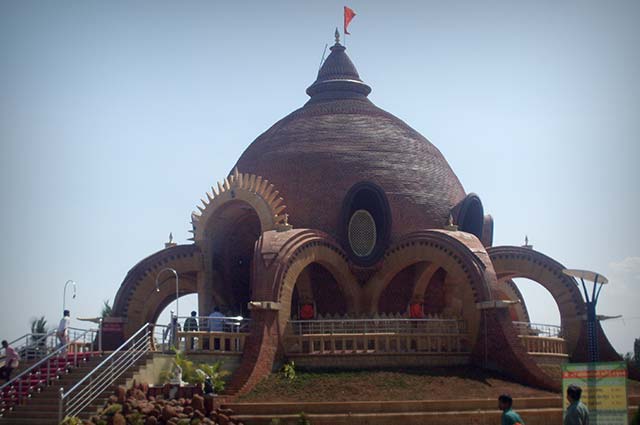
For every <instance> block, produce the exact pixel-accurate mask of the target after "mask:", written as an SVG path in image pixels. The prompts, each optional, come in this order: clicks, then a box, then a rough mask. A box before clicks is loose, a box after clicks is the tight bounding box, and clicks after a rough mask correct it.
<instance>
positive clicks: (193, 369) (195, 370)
mask: <svg viewBox="0 0 640 425" xmlns="http://www.w3.org/2000/svg"><path fill="white" fill-rule="evenodd" d="M173 361H174V363H175V364H176V365H177V366H178V367H180V369H182V380H183V381H184V382H186V383H189V384H203V383H204V381H205V379H206V378H207V377H208V378H210V379H211V383H212V385H213V390H214V392H216V393H220V392H222V390H224V384H225V382H224V379H223V378H224V377H225V376H227V375H229V372H228V371H226V370H222V362H221V361H217V362H215V363H211V364H209V363H201V364H198V365H196V364H195V363H194V362H192V361H191V360H189V359H188V358H187V357H186V356H185V355H184V353H182V352H179V351H178V352H176V355H175V359H174V360H173ZM171 369H172V367H170V369H168V370H163V371H162V372H161V373H160V381H161V382H163V383H167V382H169V381H170V380H171V379H172V378H173V377H174V376H173V373H172V371H171Z"/></svg>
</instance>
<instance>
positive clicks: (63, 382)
mask: <svg viewBox="0 0 640 425" xmlns="http://www.w3.org/2000/svg"><path fill="white" fill-rule="evenodd" d="M104 357H105V356H96V357H92V358H89V359H88V360H87V361H85V362H82V363H80V364H79V365H78V366H77V367H73V368H70V370H69V372H67V373H65V374H63V375H61V376H60V378H59V379H57V380H54V381H53V382H52V385H49V386H47V387H44V388H42V389H41V390H40V392H36V393H33V394H32V395H31V397H30V398H28V399H26V400H25V401H26V402H25V403H24V404H21V405H17V406H15V408H14V409H13V410H12V411H10V412H8V413H7V414H5V416H4V417H3V418H0V425H5V424H16V425H17V424H33V425H57V424H58V409H59V405H60V388H71V387H73V386H74V385H75V384H76V383H78V382H79V381H80V380H81V379H82V378H84V377H85V376H86V375H87V374H88V373H89V372H91V371H92V370H94V369H95V368H96V367H97V366H98V365H99V364H100V362H101V361H102V360H103V359H104ZM147 358H148V357H147V356H143V357H141V358H140V359H139V360H138V361H136V363H135V364H134V366H133V367H131V368H130V369H128V370H127V371H126V372H125V373H123V374H122V375H120V376H119V377H118V378H117V379H116V380H115V381H113V383H112V384H111V385H110V386H108V387H107V388H106V389H105V390H104V391H103V392H102V393H100V394H99V395H98V396H97V397H96V398H95V399H94V400H93V401H92V402H91V403H90V404H89V405H88V406H87V407H86V408H85V409H83V411H82V413H81V414H80V415H79V416H80V417H81V418H82V419H88V418H89V417H90V416H91V415H93V414H94V413H96V412H97V411H98V409H100V408H101V407H103V406H104V404H105V403H106V401H107V399H108V398H109V396H111V395H112V394H113V393H114V391H115V390H116V388H117V387H118V385H124V384H125V383H126V380H127V379H129V378H131V377H133V375H134V374H135V373H136V372H137V371H138V369H139V368H140V367H141V366H142V365H144V364H145V363H146V361H147ZM85 385H89V383H86V384H85ZM82 388H83V386H82V385H81V386H80V387H79V390H82Z"/></svg>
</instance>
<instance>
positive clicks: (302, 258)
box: [275, 236, 361, 332]
mask: <svg viewBox="0 0 640 425" xmlns="http://www.w3.org/2000/svg"><path fill="white" fill-rule="evenodd" d="M305 239H306V240H304V241H303V242H301V243H300V244H296V245H297V246H296V247H295V248H294V249H292V250H291V251H290V252H288V253H287V254H286V255H285V257H286V258H287V260H286V261H284V262H283V263H281V266H280V267H279V270H278V271H277V272H276V274H275V275H276V282H275V283H276V285H275V287H276V288H277V293H276V299H277V300H278V301H279V302H280V304H281V305H282V310H281V311H280V314H279V326H280V331H281V332H284V330H285V327H286V323H287V321H288V320H289V317H290V315H291V310H290V309H291V299H292V297H293V290H294V288H295V285H296V282H297V281H298V277H299V276H300V274H301V273H302V272H303V271H304V270H305V269H306V268H307V266H309V265H310V264H312V263H317V264H320V265H321V266H323V267H324V268H326V269H327V270H328V271H329V273H331V274H332V275H333V278H334V279H335V281H336V282H337V284H338V287H339V288H340V290H341V292H342V294H343V296H344V297H345V301H346V305H347V309H348V310H349V311H351V312H356V313H357V312H359V311H360V298H361V297H360V293H361V290H360V286H359V285H358V281H357V279H356V278H355V276H354V275H353V274H352V273H351V270H350V269H349V263H348V260H347V256H346V254H345V252H344V251H343V250H342V248H341V247H340V246H339V245H338V244H337V243H336V242H335V241H333V240H330V239H328V238H327V237H326V236H315V237H310V238H305Z"/></svg>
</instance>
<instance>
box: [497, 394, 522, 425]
mask: <svg viewBox="0 0 640 425" xmlns="http://www.w3.org/2000/svg"><path fill="white" fill-rule="evenodd" d="M512 406H513V399H512V398H511V396H510V395H509V394H502V395H501V396H500V397H498V408H499V409H500V410H502V418H501V422H500V423H501V424H502V425H524V421H523V420H522V418H521V417H520V415H518V414H517V413H516V411H515V410H513V408H512Z"/></svg>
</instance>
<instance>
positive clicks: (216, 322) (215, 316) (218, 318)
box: [209, 307, 224, 332]
mask: <svg viewBox="0 0 640 425" xmlns="http://www.w3.org/2000/svg"><path fill="white" fill-rule="evenodd" d="M223 329H224V314H222V313H221V312H220V309H219V308H218V307H214V308H213V312H212V313H211V314H210V315H209V332H222V330H223Z"/></svg>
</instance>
